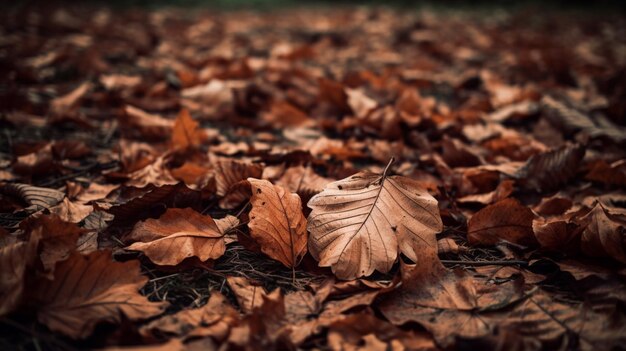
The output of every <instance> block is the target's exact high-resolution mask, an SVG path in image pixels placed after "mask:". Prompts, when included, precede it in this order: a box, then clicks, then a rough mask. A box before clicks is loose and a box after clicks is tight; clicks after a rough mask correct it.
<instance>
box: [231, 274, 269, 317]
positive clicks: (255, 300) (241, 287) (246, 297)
mask: <svg viewBox="0 0 626 351" xmlns="http://www.w3.org/2000/svg"><path fill="white" fill-rule="evenodd" d="M226 281H227V282H228V286H229V287H230V288H231V289H232V290H233V292H234V293H235V297H236V298H237V303H238V304H239V308H241V310H242V311H243V312H244V313H247V314H249V313H252V311H253V310H254V309H255V308H258V307H259V306H261V305H262V304H263V296H266V295H267V293H266V292H265V289H263V287H262V286H258V285H256V284H251V283H250V282H249V281H248V280H247V279H246V278H242V277H227V278H226Z"/></svg>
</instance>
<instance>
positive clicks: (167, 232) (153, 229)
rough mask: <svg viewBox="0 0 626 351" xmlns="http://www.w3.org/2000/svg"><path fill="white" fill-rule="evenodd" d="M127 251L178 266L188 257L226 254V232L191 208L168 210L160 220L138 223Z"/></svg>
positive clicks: (204, 259) (209, 256) (204, 258)
mask: <svg viewBox="0 0 626 351" xmlns="http://www.w3.org/2000/svg"><path fill="white" fill-rule="evenodd" d="M129 239H131V240H134V241H136V242H134V243H133V244H131V245H130V246H128V247H127V249H128V250H137V251H141V252H143V253H144V254H145V255H146V256H148V258H150V260H151V261H152V262H154V263H156V264H160V265H177V264H179V263H181V262H182V261H183V260H184V259H186V258H189V257H197V258H198V259H200V260H201V261H206V260H208V259H216V258H218V257H220V256H222V254H223V253H224V250H225V244H224V234H222V232H220V230H219V228H218V227H217V224H216V223H215V221H214V220H213V219H212V218H211V217H209V216H204V215H201V214H200V213H198V212H196V211H194V210H192V209H190V208H185V209H178V208H170V209H168V210H167V211H166V212H165V213H164V214H163V215H162V216H161V217H159V219H147V220H145V221H143V222H140V223H138V224H137V225H136V226H135V227H134V228H133V231H132V232H131V233H130V237H129Z"/></svg>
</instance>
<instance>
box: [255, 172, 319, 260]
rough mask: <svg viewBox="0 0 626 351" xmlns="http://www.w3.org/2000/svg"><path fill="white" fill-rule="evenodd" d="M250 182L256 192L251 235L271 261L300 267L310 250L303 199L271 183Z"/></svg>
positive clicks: (264, 181)
mask: <svg viewBox="0 0 626 351" xmlns="http://www.w3.org/2000/svg"><path fill="white" fill-rule="evenodd" d="M248 182H250V186H251V188H252V198H251V199H250V203H251V204H252V210H250V214H249V216H250V222H249V223H248V227H249V228H250V235H251V236H252V238H254V239H255V240H256V241H257V242H258V243H259V245H260V246H261V251H263V253H265V254H266V255H268V256H269V257H271V258H273V259H275V260H277V261H280V262H281V263H282V264H284V265H285V266H287V267H291V268H293V267H295V266H297V265H298V263H299V262H300V260H301V259H302V256H304V254H305V253H306V248H307V231H306V218H305V217H304V214H303V213H302V203H301V201H300V197H299V196H298V195H297V194H293V193H289V192H288V191H287V190H285V188H283V187H281V186H278V185H273V184H272V183H270V182H269V181H267V180H261V179H254V178H248Z"/></svg>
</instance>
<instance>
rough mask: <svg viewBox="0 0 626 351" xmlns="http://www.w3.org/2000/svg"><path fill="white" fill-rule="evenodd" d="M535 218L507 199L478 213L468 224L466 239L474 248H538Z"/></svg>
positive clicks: (525, 208) (514, 201) (531, 213)
mask: <svg viewBox="0 0 626 351" xmlns="http://www.w3.org/2000/svg"><path fill="white" fill-rule="evenodd" d="M534 218H535V215H534V214H533V212H532V211H531V210H530V209H529V208H528V207H526V206H524V205H522V204H520V203H519V201H517V200H515V199H511V198H509V199H504V200H502V201H499V202H496V203H495V204H493V205H489V206H487V207H485V208H483V209H482V210H480V211H478V213H476V214H475V215H473V216H472V218H470V220H469V222H468V223H467V238H468V240H469V242H470V244H472V245H477V244H480V245H495V244H497V243H499V242H502V241H508V242H511V243H515V244H519V245H532V244H535V243H536V241H535V237H534V235H533V227H532V225H533V219H534Z"/></svg>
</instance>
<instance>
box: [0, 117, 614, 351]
mask: <svg viewBox="0 0 626 351" xmlns="http://www.w3.org/2000/svg"><path fill="white" fill-rule="evenodd" d="M131 113H133V111H131ZM150 118H151V119H150V120H151V121H152V122H151V123H153V124H155V123H156V122H155V121H154V118H155V117H154V116H152V117H150ZM156 124H158V123H156ZM170 133H171V139H170V141H169V144H168V150H170V151H167V152H165V153H164V154H162V155H161V156H159V158H157V159H156V160H155V161H154V162H152V163H150V164H148V165H147V166H146V167H144V168H142V169H140V170H138V171H135V172H132V173H130V174H126V175H123V174H109V175H108V176H109V177H125V178H126V179H127V182H130V183H133V184H134V185H137V184H141V183H143V182H145V183H146V184H143V187H135V186H131V187H128V188H125V189H124V190H120V189H117V190H116V188H117V186H114V185H99V184H97V183H92V184H91V185H90V186H89V187H82V186H79V185H77V184H68V186H67V187H66V189H65V190H66V191H65V192H61V191H58V190H54V189H49V188H42V187H35V186H31V185H27V184H18V183H5V184H2V187H1V190H2V192H3V193H4V194H5V195H9V196H12V197H13V198H18V199H21V200H22V201H23V202H25V203H27V204H28V205H29V207H26V208H24V209H23V210H22V213H24V214H28V215H29V216H30V217H29V218H27V219H26V220H24V221H23V222H22V223H20V226H19V230H18V233H20V234H19V235H11V234H8V233H2V249H1V251H0V262H1V267H2V269H1V270H0V274H1V275H2V277H1V278H2V279H1V280H0V281H1V283H0V284H1V285H0V288H1V290H0V291H1V294H2V299H0V307H1V308H0V313H1V314H2V315H6V314H9V313H11V312H20V313H23V312H24V311H32V312H33V313H35V314H36V316H37V320H38V321H39V322H41V323H43V324H45V325H46V326H47V327H48V328H50V329H51V330H53V331H56V332H60V333H62V334H65V335H67V336H69V337H71V338H76V339H83V338H87V337H89V336H90V335H92V333H93V332H94V330H95V327H96V326H97V325H98V324H100V323H102V322H110V323H120V322H122V321H123V320H125V319H129V320H133V321H135V320H146V319H151V318H152V321H151V322H149V323H147V324H144V326H143V327H141V329H140V331H141V334H142V335H143V336H144V337H145V338H146V340H148V341H149V340H158V339H160V338H162V336H163V335H169V336H178V337H181V338H182V339H178V338H175V339H172V341H171V342H170V343H171V344H168V345H170V347H182V344H181V340H188V341H189V340H195V339H197V338H199V337H210V339H200V340H204V341H205V342H206V340H210V341H211V342H216V343H226V344H227V345H231V346H233V347H247V346H250V345H255V343H257V342H258V343H262V344H263V345H265V346H266V347H280V345H283V346H284V345H288V346H290V347H293V346H298V345H301V344H302V343H303V342H305V340H307V338H309V337H311V336H312V335H315V334H318V333H319V332H320V331H321V330H323V329H324V328H327V330H329V335H328V342H329V344H333V343H334V344H333V345H335V346H334V347H337V345H342V343H344V342H345V343H352V342H361V341H358V340H361V339H360V338H361V336H363V335H364V334H363V335H362V334H360V333H365V334H368V333H373V334H372V336H371V338H369V339H368V338H366V339H365V340H366V343H372V345H376V344H377V343H382V342H383V341H389V342H391V341H392V340H396V341H395V342H396V343H402V345H404V346H407V347H408V345H414V346H415V345H418V346H419V347H418V348H433V347H434V344H433V341H432V339H431V337H430V336H428V335H427V334H424V333H422V332H406V331H403V330H401V329H398V328H397V327H394V326H393V325H398V326H400V325H403V324H405V323H407V322H411V321H412V322H418V323H420V324H421V325H422V326H424V327H425V328H426V329H427V330H428V331H429V332H430V333H432V335H433V336H434V340H435V341H436V342H437V344H438V345H439V346H444V347H446V346H450V345H452V344H453V343H454V342H455V341H456V340H457V338H466V339H476V338H487V339H486V340H487V341H489V340H490V339H489V338H496V336H494V334H493V333H492V332H493V330H494V329H495V328H498V330H499V331H500V333H504V334H500V335H511V336H515V337H516V338H521V339H520V340H522V341H523V342H529V343H537V342H539V341H553V340H554V339H555V338H558V337H561V336H562V335H564V333H566V332H567V331H568V330H580V331H581V333H585V335H586V337H585V338H584V339H582V340H585V341H586V342H589V340H596V339H594V338H599V339H600V340H601V342H615V336H616V335H619V334H616V332H615V328H614V324H613V322H611V320H610V319H608V318H607V317H606V316H605V315H601V314H596V313H595V312H590V311H586V310H578V309H576V308H574V307H572V306H569V305H566V304H561V303H558V302H556V301H553V300H552V298H551V297H549V296H548V295H546V294H545V293H540V292H536V291H535V292H529V291H528V290H527V289H526V288H525V285H524V281H525V279H531V280H532V279H536V277H534V276H532V275H530V276H528V274H530V273H528V272H526V273H525V274H524V276H519V275H513V276H512V277H514V278H510V279H507V280H506V281H505V283H503V284H498V285H494V284H491V283H489V282H488V280H485V279H477V278H476V277H472V276H471V275H470V274H469V273H468V272H467V271H461V270H455V271H451V270H449V269H447V268H445V267H444V266H443V265H442V264H441V262H440V260H439V258H438V250H439V249H438V242H437V238H436V234H437V233H439V232H441V230H442V228H443V224H442V217H441V215H440V211H439V208H438V202H437V200H435V198H433V197H432V196H431V195H430V194H429V193H428V192H427V191H426V190H423V189H422V186H421V184H420V183H419V182H418V181H416V180H413V179H411V178H408V177H404V176H393V175H389V174H388V173H389V172H390V171H391V166H392V162H390V163H389V165H388V166H387V168H385V169H384V171H382V172H381V173H372V172H360V173H357V174H355V175H353V176H350V177H348V178H345V179H343V180H339V181H334V182H333V181H332V180H330V179H326V178H323V177H321V176H319V175H317V174H316V173H315V171H314V170H313V168H311V167H309V166H307V167H305V166H301V165H300V166H293V167H290V168H287V169H282V170H281V171H280V172H278V173H279V174H282V175H281V176H280V177H279V178H277V179H275V180H274V181H273V182H270V181H268V180H266V179H262V178H263V177H264V174H265V175H267V174H268V173H267V170H271V167H266V170H265V171H264V169H263V166H262V165H260V164H254V163H247V162H239V161H235V160H232V159H228V158H214V159H213V160H212V161H210V162H209V165H210V168H201V167H199V166H197V165H196V166H193V164H194V163H193V162H191V160H193V159H194V157H197V156H198V150H199V148H200V146H201V145H202V144H203V143H205V142H207V134H206V133H205V131H204V130H202V129H200V128H199V127H198V124H197V122H195V121H194V120H193V119H192V118H191V117H190V116H189V114H188V113H187V112H186V111H185V110H183V111H182V112H181V113H180V114H179V115H178V117H177V119H176V121H175V122H174V123H173V124H172V125H171V129H170ZM583 155H584V148H583V147H581V146H579V145H576V146H566V147H564V148H561V149H558V150H554V151H550V152H546V153H543V154H539V155H537V156H534V157H532V158H531V159H529V160H528V161H527V162H526V164H525V165H524V166H523V167H521V168H520V170H519V171H518V173H517V179H516V181H517V182H518V183H520V184H530V186H541V185H545V184H546V179H548V180H550V179H555V178H558V177H571V174H569V175H568V174H564V172H563V165H567V164H575V165H576V166H577V164H578V163H579V162H580V161H581V159H582V157H583ZM174 157H176V158H179V159H180V158H182V159H185V160H187V162H186V163H185V164H184V165H183V166H182V167H179V168H177V169H174V170H169V169H167V168H165V164H167V161H166V160H167V159H172V158H174ZM392 161H393V160H392ZM537 169H541V170H542V172H539V173H538V172H536V170H537ZM566 173H567V172H566ZM570 173H571V172H570ZM270 174H271V173H270ZM524 174H526V175H525V176H524ZM542 177H543V178H542ZM512 186H513V181H512V180H510V181H503V182H502V183H501V185H500V186H499V187H498V189H496V190H494V192H493V193H492V194H488V196H489V197H490V199H489V202H490V203H492V204H491V205H489V206H487V207H485V208H484V209H482V210H480V211H479V212H477V213H476V214H475V215H473V216H472V217H471V219H470V221H469V223H468V240H469V242H470V244H473V245H495V244H498V243H500V242H502V241H506V242H509V243H513V244H517V245H522V246H533V245H537V244H538V243H539V244H541V245H542V246H544V247H545V248H548V249H561V250H562V249H576V248H573V247H572V246H577V245H578V248H581V247H582V249H583V251H585V252H586V253H588V254H590V255H595V256H598V255H599V256H611V257H613V258H615V259H617V260H620V261H622V262H624V261H626V259H625V257H624V255H623V245H622V244H621V243H620V242H619V237H620V228H622V227H623V223H622V222H620V217H619V216H616V215H612V214H611V213H610V211H609V210H607V209H605V208H604V207H603V206H602V204H600V203H596V204H594V205H593V207H591V208H589V207H583V208H581V209H580V210H579V211H577V212H573V213H571V214H569V215H568V216H569V218H564V217H563V216H552V217H551V216H549V214H550V213H552V214H554V213H559V211H561V212H562V209H563V208H569V207H570V206H571V204H569V205H568V204H567V203H565V202H567V201H566V200H564V199H561V198H548V199H545V200H544V201H543V202H542V203H541V204H540V205H539V206H538V207H537V208H536V209H535V211H536V212H533V211H532V210H531V209H529V208H528V207H526V206H523V205H522V204H520V203H519V202H518V201H517V200H515V199H512V198H509V197H508V196H509V195H510V194H511V191H512ZM120 191H121V192H120ZM214 195H217V198H218V199H219V206H220V207H222V208H227V209H237V208H242V211H240V212H239V214H238V216H232V215H228V216H226V217H224V218H219V219H214V218H212V217H211V216H209V215H205V214H202V213H200V212H198V211H196V210H194V209H192V208H190V207H187V206H186V205H187V204H191V203H193V199H194V198H197V197H200V198H208V197H210V196H214ZM70 198H71V200H70ZM301 198H305V199H309V200H308V202H307V204H306V205H307V207H308V209H310V213H309V214H308V217H307V216H305V212H304V211H305V210H306V211H307V212H309V211H308V210H307V209H306V208H305V207H304V206H303V201H302V200H301ZM155 204H160V205H165V206H166V207H168V208H167V209H166V210H165V211H164V212H163V211H162V210H161V211H160V213H161V214H160V215H158V216H157V218H148V219H145V220H143V221H139V222H137V223H136V224H134V226H133V227H132V229H131V230H130V231H129V233H128V234H127V235H126V236H124V237H123V241H124V243H125V245H127V246H126V247H125V249H126V250H130V251H139V252H141V253H143V255H144V256H145V257H147V259H148V260H150V261H151V262H152V263H154V264H155V265H157V266H177V265H181V264H182V263H183V261H185V260H186V259H192V260H196V262H205V261H212V260H217V259H219V258H220V257H221V256H222V255H223V254H224V253H225V251H226V250H227V245H228V244H229V243H232V242H235V241H241V240H239V239H242V240H245V239H246V238H248V239H247V240H248V241H250V242H253V243H254V245H250V243H248V244H246V247H249V248H250V247H251V248H252V249H254V247H256V248H258V250H260V251H261V252H263V253H264V254H265V255H267V256H268V257H269V258H271V259H274V260H276V261H279V262H281V263H282V264H283V265H285V266H286V267H288V268H290V269H292V270H294V271H295V268H296V266H298V264H299V263H300V261H301V260H302V258H303V257H304V255H305V254H306V253H307V251H308V252H310V254H311V255H312V256H313V258H315V259H316V260H317V261H318V264H319V266H321V267H330V268H331V270H332V272H333V273H334V275H335V276H336V277H337V278H339V279H341V280H346V281H345V282H340V283H334V282H333V280H332V279H330V280H327V281H326V282H325V283H323V284H321V285H317V286H314V287H313V290H311V291H308V290H304V291H298V292H294V293H289V294H286V295H283V293H281V292H280V291H279V290H276V291H274V292H272V293H268V292H266V291H264V290H263V288H262V287H259V286H256V285H255V284H253V283H252V282H250V281H248V280H246V279H245V278H241V277H235V276H231V277H228V278H227V282H228V285H229V287H230V289H231V290H232V291H233V292H234V294H235V297H236V298H237V301H238V304H239V307H240V309H241V311H242V312H244V316H240V315H239V313H238V312H237V311H236V310H235V309H234V308H233V307H232V306H231V305H230V303H229V302H228V300H227V299H225V297H224V296H223V295H221V294H220V293H218V292H212V293H211V297H210V299H209V301H208V303H207V304H206V305H204V306H202V307H200V308H196V309H187V310H183V311H180V312H178V313H176V314H174V315H162V316H161V317H159V318H154V317H156V316H158V315H161V314H162V313H163V312H164V311H165V308H166V307H167V303H165V302H153V301H149V300H148V299H147V298H146V297H145V296H143V295H141V294H140V293H139V292H138V291H139V289H141V287H142V286H144V285H145V284H146V282H147V280H148V278H147V277H146V276H144V275H142V272H141V270H140V263H139V260H136V259H134V260H130V261H126V262H116V261H113V260H112V257H111V251H109V250H99V249H98V236H99V233H102V231H103V230H104V229H105V228H107V227H108V226H110V225H111V224H115V225H122V226H123V224H124V223H134V218H136V217H137V216H138V215H142V216H144V218H145V213H146V211H147V212H149V211H150V209H151V206H153V205H155ZM247 208H250V211H249V212H248V213H247V215H246V213H244V212H243V210H246V209H247ZM48 213H49V214H48ZM241 218H247V219H246V220H245V221H243V222H241V221H240V219H241ZM79 222H80V223H81V224H82V225H81V226H80V227H79V226H78V225H77V224H76V223H79ZM246 225H247V227H248V229H249V237H248V235H247V234H245V232H244V231H241V230H240V229H242V227H243V226H246ZM573 227H575V229H572V228H573ZM400 254H403V255H404V256H406V257H407V258H408V259H409V260H410V261H412V262H414V263H415V265H408V264H405V263H403V262H402V260H400V261H401V273H402V274H401V277H398V279H395V280H394V281H392V282H388V283H382V282H372V281H367V280H363V279H359V278H362V277H366V276H370V275H371V274H373V273H374V271H379V272H383V273H384V272H389V271H390V270H391V269H392V267H393V266H394V264H395V263H396V262H397V261H398V257H399V255H400ZM498 272H499V269H496V270H495V271H494V272H492V273H493V274H501V273H502V272H500V273H498ZM515 277H516V278H515ZM355 279H356V280H355ZM346 296H347V297H346ZM377 297H379V298H380V299H379V301H380V302H379V303H378V304H377V309H378V310H379V311H380V312H381V313H382V314H383V315H384V317H385V318H387V319H388V320H389V321H390V322H391V324H387V323H386V322H383V321H381V320H379V319H377V318H376V317H374V315H373V314H371V313H357V314H351V315H347V314H343V312H345V311H348V310H351V309H353V308H355V307H359V306H361V307H367V306H370V305H371V304H372V303H373V302H374V300H375V299H376V298H377ZM503 311H506V313H503ZM561 314H567V317H566V318H565V319H563V320H559V319H558V318H559V317H558V316H559V315H561ZM122 316H123V317H122ZM555 316H557V317H555ZM357 320H358V321H359V322H362V323H364V325H363V326H362V328H364V330H365V331H363V330H361V331H359V332H357V331H355V330H351V329H350V328H353V327H351V324H353V323H354V321H357ZM590 323H591V324H590ZM496 326H497V327H496ZM583 326H584V329H580V328H582V327H583ZM368 328H370V329H368ZM576 328H579V329H576ZM368 330H369V331H368ZM351 333H356V334H354V335H353V334H351ZM607 335H608V337H606V336H607ZM354 338H356V339H354ZM378 338H383V341H381V340H379V339H378ZM385 338H386V339H385ZM618 339H619V338H618ZM355 340H357V341H355ZM503 340H506V339H502V338H497V340H495V341H493V342H494V343H498V342H503ZM607 340H609V341H607ZM368 345H369V344H368ZM535 346H537V345H535Z"/></svg>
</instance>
